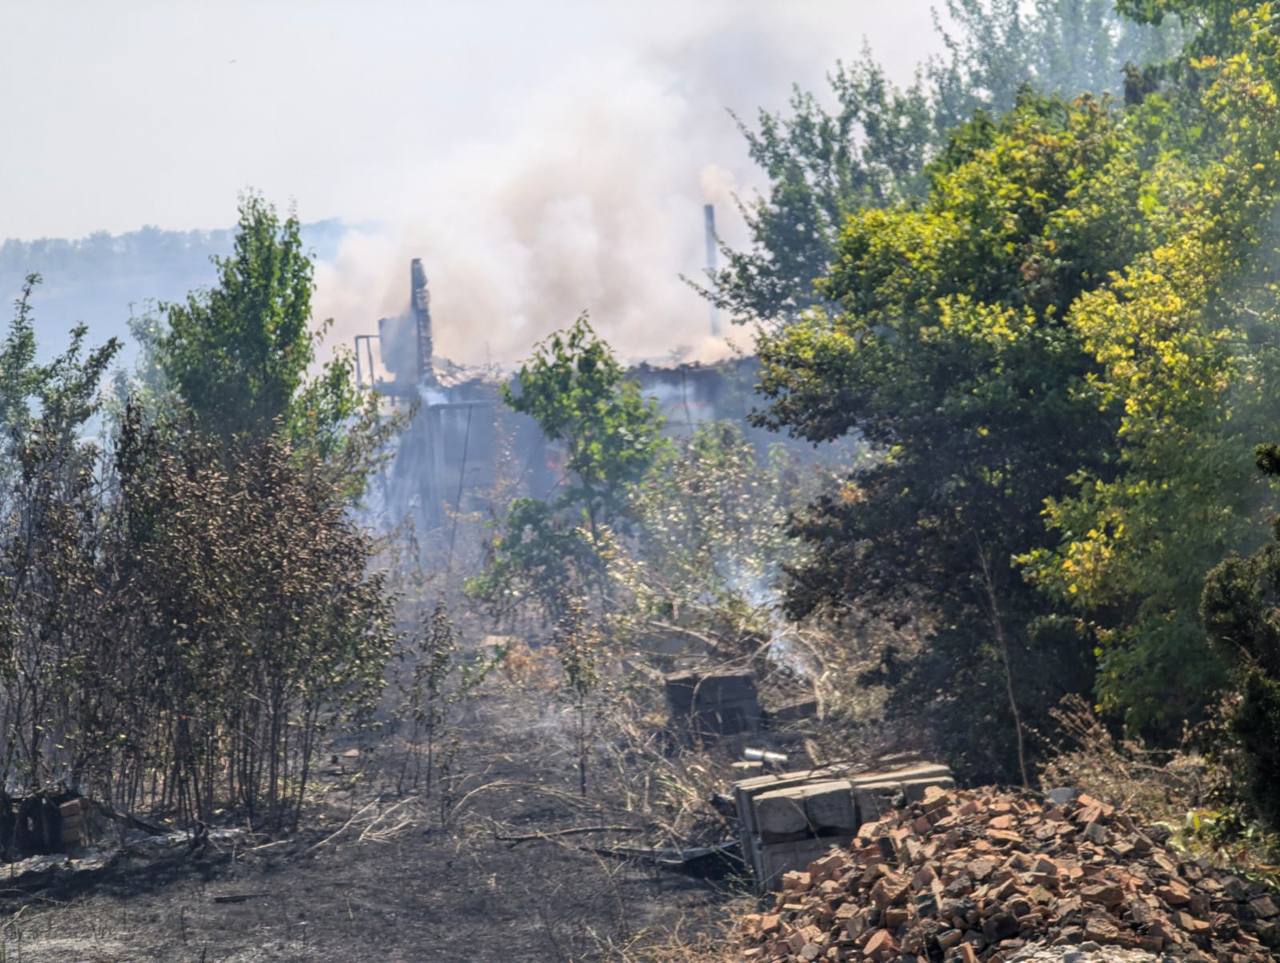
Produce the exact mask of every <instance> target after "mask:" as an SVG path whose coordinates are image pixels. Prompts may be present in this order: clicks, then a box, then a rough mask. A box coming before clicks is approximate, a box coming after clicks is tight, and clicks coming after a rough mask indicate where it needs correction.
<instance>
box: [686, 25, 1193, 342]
mask: <svg viewBox="0 0 1280 963" xmlns="http://www.w3.org/2000/svg"><path fill="white" fill-rule="evenodd" d="M946 9H947V20H948V22H950V23H951V24H953V25H954V26H953V27H952V28H951V30H950V31H948V30H944V29H942V27H941V26H939V28H938V30H939V33H940V34H941V36H942V40H943V42H944V46H945V51H946V52H945V53H944V54H943V55H941V56H939V57H936V58H934V59H933V60H931V61H930V62H929V63H927V64H926V65H925V66H924V68H923V70H922V72H921V73H920V74H919V75H918V76H917V77H916V79H915V80H914V81H913V82H912V83H910V84H908V85H907V86H905V87H897V86H895V85H894V84H892V83H891V82H890V81H889V80H888V79H887V77H886V76H885V73H884V70H883V68H882V67H881V66H880V65H878V64H877V63H876V62H875V61H874V60H873V59H872V56H871V54H870V52H869V51H867V52H864V53H863V54H862V56H861V58H860V59H859V60H858V61H857V62H856V63H854V64H851V65H846V64H839V65H837V67H836V69H835V71H834V72H833V73H832V75H831V78H830V84H831V94H832V96H833V98H834V100H835V108H834V109H833V110H828V109H826V108H824V107H823V106H822V105H821V103H820V102H819V101H818V99H817V98H816V97H814V96H813V95H811V94H808V93H805V92H802V91H799V90H796V91H795V92H794V93H793V95H792V99H791V103H790V105H789V109H788V111H787V112H786V113H779V114H772V113H769V112H766V111H762V112H761V113H760V115H759V116H758V117H757V119H756V126H755V128H754V129H752V128H751V127H749V126H748V125H747V124H745V123H743V122H742V121H739V126H740V128H741V129H742V132H743V134H744V136H745V137H746V139H747V147H748V149H749V151H750V154H751V157H752V159H753V160H754V161H755V162H756V163H757V164H758V165H759V166H760V168H761V170H762V171H763V172H764V173H765V175H766V176H767V177H768V179H769V187H768V188H767V190H766V192H765V194H764V196H762V197H759V198H755V199H753V200H752V201H750V202H744V203H743V204H741V205H740V209H741V213H742V215H743V217H744V219H745V220H746V223H747V227H748V230H749V233H750V235H751V243H750V246H749V247H748V248H747V249H745V250H742V251H734V250H731V249H728V248H726V249H725V250H724V255H725V257H726V262H727V263H726V265H725V267H724V268H722V269H721V270H720V271H719V272H717V274H716V275H715V276H714V277H713V278H712V279H711V283H710V285H709V289H708V290H707V291H705V292H704V293H705V294H706V295H707V296H708V297H710V298H711V299H712V300H714V301H715V302H716V303H717V304H718V305H719V306H720V307H721V308H722V309H723V310H726V311H728V312H729V313H730V314H731V316H732V317H733V318H734V319H735V320H738V321H743V322H747V321H751V322H755V321H763V322H765V323H768V324H777V323H786V322H790V321H794V320H795V319H797V318H798V317H799V316H800V314H801V313H802V312H803V311H804V309H805V308H808V307H810V306H813V305H817V304H822V303H823V296H822V293H821V292H820V291H819V290H817V289H815V287H814V281H815V280H816V279H817V278H819V277H822V276H824V275H825V274H826V273H827V270H828V268H829V267H830V266H831V264H832V262H833V258H834V256H835V250H836V246H837V237H838V235H839V232H840V230H841V227H842V225H843V222H844V219H845V217H846V216H848V215H850V214H852V213H854V212H856V211H858V210H860V209H862V208H866V207H868V206H885V205H893V204H896V203H899V202H902V201H904V200H911V199H921V198H923V197H924V196H925V195H926V194H927V193H928V191H929V177H928V174H927V173H926V171H925V167H926V165H927V164H928V163H929V162H930V160H932V159H933V158H935V157H937V156H938V155H939V154H940V153H942V152H944V151H946V150H947V149H948V147H949V146H954V143H955V140H954V133H955V131H956V129H957V128H959V127H962V126H965V125H969V124H970V123H971V122H972V121H973V120H974V118H975V115H980V116H983V117H994V116H998V115H999V114H1002V113H1004V112H1005V111H1008V110H1010V109H1012V108H1013V107H1014V105H1015V103H1016V102H1017V99H1018V96H1019V93H1020V92H1021V91H1023V90H1024V89H1025V90H1029V91H1034V92H1037V93H1040V94H1043V95H1049V96H1052V95H1060V96H1063V97H1064V98H1067V99H1070V98H1072V97H1075V96H1076V95H1078V94H1082V93H1086V92H1093V93H1095V94H1097V93H1100V92H1102V91H1108V90H1110V91H1113V92H1115V93H1116V94H1117V95H1119V93H1120V92H1121V90H1122V89H1123V88H1124V86H1125V77H1126V72H1125V68H1126V65H1136V66H1138V67H1142V66H1144V65H1149V64H1159V63H1162V62H1163V61H1165V60H1167V59H1169V58H1170V57H1172V56H1174V55H1176V53H1177V52H1178V49H1179V43H1180V38H1181V37H1182V36H1183V31H1182V30H1181V28H1180V26H1179V23H1180V21H1179V18H1178V17H1177V16H1172V17H1168V18H1165V20H1164V23H1163V24H1162V25H1161V26H1158V27H1157V26H1153V25H1150V24H1140V23H1136V22H1134V21H1133V20H1129V19H1125V18H1122V17H1120V16H1118V15H1117V14H1116V13H1115V11H1114V10H1113V9H1112V4H1111V2H1110V0H1035V2H1034V3H1032V4H1030V5H1028V4H1026V3H1023V2H1019V0H948V2H947V4H946ZM1141 80H1142V83H1143V84H1146V85H1150V84H1154V82H1155V79H1154V75H1153V74H1151V73H1150V72H1148V75H1147V76H1145V77H1143V78H1141Z"/></svg>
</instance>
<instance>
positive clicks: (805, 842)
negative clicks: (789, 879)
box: [757, 836, 852, 892]
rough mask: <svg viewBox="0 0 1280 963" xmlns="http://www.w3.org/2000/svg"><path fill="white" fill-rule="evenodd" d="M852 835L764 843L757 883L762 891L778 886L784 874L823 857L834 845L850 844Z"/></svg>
mask: <svg viewBox="0 0 1280 963" xmlns="http://www.w3.org/2000/svg"><path fill="white" fill-rule="evenodd" d="M851 838H852V837H849V836H843V837H828V838H821V839H801V840H799V841H797V842H792V843H773V844H772V845H769V844H764V845H761V847H760V861H759V867H758V879H757V884H758V885H759V887H760V890H761V891H762V892H769V891H771V890H775V889H777V888H778V885H779V884H780V883H781V881H782V874H783V873H788V872H791V871H792V870H796V871H802V870H804V868H805V867H806V866H808V865H809V864H810V863H812V862H813V861H814V860H815V859H821V858H822V857H823V856H825V855H826V854H827V852H828V851H829V850H830V849H831V847H832V846H848V845H849V842H850V839H851Z"/></svg>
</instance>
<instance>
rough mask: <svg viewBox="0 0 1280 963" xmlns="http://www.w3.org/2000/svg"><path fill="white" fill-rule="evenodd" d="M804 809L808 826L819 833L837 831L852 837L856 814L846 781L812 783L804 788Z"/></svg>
mask: <svg viewBox="0 0 1280 963" xmlns="http://www.w3.org/2000/svg"><path fill="white" fill-rule="evenodd" d="M804 794H805V797H804V808H805V813H806V815H807V816H808V817H809V824H810V825H811V826H813V827H814V829H815V830H816V831H817V832H818V833H819V834H823V833H826V832H832V831H838V832H842V833H848V834H849V835H851V836H852V835H853V834H854V833H855V832H857V830H858V813H857V808H856V806H855V805H854V799H853V790H852V787H851V786H850V784H849V781H848V780H847V779H839V780H832V781H830V782H818V783H813V784H811V785H809V786H806V787H805V788H804Z"/></svg>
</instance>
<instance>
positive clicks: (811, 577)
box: [758, 95, 1149, 776]
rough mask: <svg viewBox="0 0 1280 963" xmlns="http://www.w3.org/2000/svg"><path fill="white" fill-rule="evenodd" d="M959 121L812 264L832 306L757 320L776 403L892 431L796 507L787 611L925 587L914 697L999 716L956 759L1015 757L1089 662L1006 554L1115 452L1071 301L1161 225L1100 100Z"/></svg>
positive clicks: (893, 603) (858, 602)
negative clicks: (931, 158)
mask: <svg viewBox="0 0 1280 963" xmlns="http://www.w3.org/2000/svg"><path fill="white" fill-rule="evenodd" d="M962 137H963V146H962V148H959V149H957V150H955V151H952V152H950V153H949V154H948V155H947V156H946V159H945V161H944V162H940V163H939V164H938V165H936V166H935V167H934V169H933V171H932V181H931V187H930V190H929V194H928V196H927V197H926V198H925V199H924V200H923V202H921V203H919V204H911V205H900V206H897V207H893V208H887V209H886V208H869V209H864V210H861V211H858V212H857V213H855V214H853V215H851V216H850V217H849V219H848V220H847V222H846V225H845V228H844V230H843V232H842V234H841V237H840V242H839V247H838V249H837V254H836V258H835V261H834V264H833V267H832V270H831V272H830V273H829V274H828V276H827V277H826V278H824V279H823V281H822V282H821V285H820V288H821V291H822V293H823V294H824V295H825V297H826V298H827V299H828V300H829V301H830V302H832V304H833V305H835V306H836V307H834V308H833V309H832V310H830V311H823V312H818V311H814V312H812V313H810V314H809V315H808V316H807V317H806V318H804V319H803V320H801V321H799V322H797V323H795V324H793V325H790V326H787V327H785V328H781V329H779V330H777V331H775V332H771V333H768V334H766V335H764V336H763V337H762V338H760V339H759V341H758V349H759V352H760V358H761V377H760V388H761V392H762V394H763V395H764V396H765V397H766V398H767V399H768V400H769V402H770V404H769V407H768V408H767V409H766V411H765V412H764V413H763V417H762V420H763V421H764V422H765V423H766V424H768V425H770V426H771V427H775V428H787V429H789V430H791V431H792V432H794V433H796V434H799V435H801V436H802V437H805V438H808V439H810V440H813V441H824V440H828V439H832V438H838V437H841V436H843V435H845V434H848V433H851V432H856V433H857V434H859V435H860V436H861V437H863V438H865V439H866V440H867V441H869V442H871V443H872V444H873V445H874V446H876V448H877V449H878V450H879V451H880V452H881V453H882V456H881V458H880V459H879V460H878V461H877V463H875V464H874V465H873V466H872V467H870V468H868V469H867V470H865V471H862V472H860V473H858V474H857V475H855V476H854V477H853V478H851V479H850V480H849V482H847V483H846V484H845V485H844V486H842V487H841V488H839V489H838V490H836V491H834V492H831V493H829V494H827V495H825V496H823V497H822V498H820V499H818V500H817V501H816V502H815V503H814V504H813V505H812V506H810V507H809V508H808V509H806V510H805V511H803V512H801V513H799V514H798V515H797V517H796V518H795V520H794V521H793V523H792V526H791V530H792V533H793V534H795V535H797V536H799V537H800V538H801V539H803V540H804V541H805V542H806V543H807V544H808V545H809V547H810V553H809V555H810V558H809V561H808V562H807V563H806V564H804V565H802V566H798V567H797V568H796V569H795V570H794V572H793V579H792V583H791V586H790V589H789V592H788V603H787V604H788V609H789V611H790V612H791V614H792V615H793V616H797V617H798V616H803V615H806V614H808V613H811V612H815V611H822V610H824V609H827V610H835V611H838V610H840V609H842V608H844V607H845V606H848V605H854V606H857V607H861V608H864V609H865V608H869V607H870V608H875V607H884V608H889V609H891V608H894V607H897V606H900V605H902V604H903V603H904V600H906V599H914V598H923V599H925V600H927V605H928V607H930V608H932V609H935V611H936V616H935V619H934V623H935V625H936V628H935V629H934V630H933V631H932V632H931V633H930V635H929V655H928V656H927V657H926V659H924V660H923V661H922V662H921V663H920V664H918V665H917V666H916V667H915V668H914V669H913V672H914V677H913V678H912V679H910V680H907V684H906V685H905V686H904V687H903V688H902V689H901V690H900V691H901V693H902V698H903V699H904V700H905V702H907V703H909V704H913V705H915V706H917V707H919V706H922V705H929V704H932V711H935V712H937V713H939V714H940V715H938V716H937V717H936V718H935V719H934V723H935V725H934V728H935V729H937V730H938V731H940V732H944V733H946V732H951V733H959V732H963V731H965V730H968V729H971V728H972V727H973V726H974V725H981V726H984V727H985V731H991V732H992V735H993V738H992V739H991V741H989V742H987V743H986V745H984V746H983V747H982V750H981V752H971V753H970V756H969V758H967V759H963V760H958V761H959V762H961V763H962V764H964V765H966V766H967V767H968V768H969V769H970V771H971V772H973V773H975V774H979V773H981V774H984V775H993V774H995V775H1004V776H1008V775H1010V774H1011V772H1010V769H1009V768H1008V767H1009V765H1010V764H1011V762H1012V760H1013V758H1014V755H1015V754H1014V752H1013V744H1014V742H1015V741H1016V737H1017V736H1018V734H1019V733H1020V731H1021V728H1022V726H1021V725H1020V724H1019V723H1018V721H1017V716H1018V715H1020V714H1022V713H1023V712H1025V713H1026V714H1029V715H1031V716H1032V721H1034V722H1040V721H1042V720H1041V718H1040V716H1041V715H1042V713H1043V711H1044V710H1045V709H1046V708H1047V707H1048V706H1050V705H1052V704H1053V703H1054V702H1056V701H1057V700H1056V697H1057V696H1059V695H1061V694H1062V693H1064V692H1067V691H1071V690H1072V687H1073V686H1079V685H1081V684H1084V683H1085V681H1086V680H1087V679H1088V675H1089V671H1090V659H1089V655H1088V649H1087V647H1086V646H1084V645H1082V644H1080V643H1079V641H1078V640H1077V641H1074V642H1073V641H1072V640H1070V639H1064V637H1063V632H1062V630H1061V626H1059V625H1057V624H1056V623H1055V624H1052V625H1051V624H1049V623H1043V624H1041V623H1040V622H1039V621H1038V620H1039V619H1040V616H1041V615H1042V614H1043V612H1044V605H1043V602H1042V600H1040V599H1039V598H1038V597H1037V596H1036V594H1035V593H1034V591H1033V590H1032V589H1031V587H1030V586H1028V585H1027V584H1026V583H1025V582H1024V580H1023V579H1022V577H1021V575H1020V573H1018V572H1017V571H1016V570H1015V569H1014V568H1013V567H1012V566H1011V564H1010V560H1011V558H1012V556H1014V555H1015V554H1018V553H1020V552H1025V551H1027V550H1030V549H1033V548H1034V547H1037V546H1044V545H1046V544H1047V543H1048V536H1047V535H1046V533H1045V530H1044V525H1043V520H1042V517H1041V511H1042V507H1043V503H1044V500H1045V498H1047V497H1050V496H1052V495H1054V494H1056V493H1065V492H1066V491H1067V490H1068V489H1069V486H1068V482H1067V476H1068V475H1069V474H1071V472H1073V471H1076V470H1078V469H1079V468H1080V467H1082V466H1091V467H1093V468H1094V469H1096V470H1098V471H1105V468H1106V464H1107V454H1108V453H1107V451H1106V450H1105V449H1100V448H1099V446H1098V439H1099V438H1105V437H1108V436H1109V435H1110V434H1111V433H1112V432H1113V431H1114V426H1115V423H1116V413H1115V410H1114V409H1113V408H1112V407H1111V406H1108V405H1101V406H1100V405H1098V403H1097V401H1096V399H1095V398H1093V397H1091V396H1090V394H1089V392H1088V391H1087V390H1086V389H1087V386H1088V384H1089V379H1090V377H1091V376H1092V374H1093V372H1094V364H1093V362H1092V361H1091V359H1090V358H1089V357H1088V355H1087V353H1086V352H1085V351H1084V350H1083V346H1082V345H1081V344H1080V342H1079V340H1078V338H1077V337H1076V336H1075V335H1074V333H1073V332H1072V331H1071V330H1070V329H1069V328H1068V327H1067V325H1066V324H1065V311H1066V308H1067V307H1068V306H1069V305H1070V304H1071V303H1073V301H1075V300H1076V299H1077V298H1078V297H1079V296H1080V294H1081V293H1082V292H1083V291H1086V290H1089V289H1090V288H1091V287H1094V286H1097V285H1100V284H1103V283H1105V280H1106V278H1107V277H1108V276H1109V274H1110V272H1112V271H1114V270H1116V269H1118V268H1119V267H1121V266H1122V265H1123V264H1124V263H1125V261H1126V259H1127V258H1128V257H1130V256H1132V254H1133V252H1134V251H1135V250H1137V249H1139V248H1140V246H1141V245H1142V243H1143V241H1144V239H1145V238H1146V236H1147V232H1148V231H1149V228H1148V226H1147V225H1146V224H1144V223H1143V222H1142V221H1141V220H1140V219H1136V218H1134V217H1133V214H1132V209H1133V205H1134V199H1135V198H1136V197H1137V196H1138V195H1139V194H1140V192H1141V189H1142V184H1143V178H1144V173H1143V170H1142V165H1141V154H1140V151H1139V145H1138V143H1137V141H1136V139H1135V137H1134V136H1133V134H1132V132H1131V130H1130V128H1129V125H1128V124H1127V123H1126V122H1125V120H1124V118H1123V117H1122V116H1121V115H1119V114H1118V113H1117V112H1116V111H1115V110H1114V109H1113V108H1111V107H1110V106H1109V105H1108V104H1107V103H1105V102H1097V101H1093V100H1089V99H1083V100H1081V101H1078V102H1076V103H1074V104H1067V103H1064V102H1062V101H1060V100H1055V99H1042V98H1038V97H1033V96H1030V95H1027V96H1024V97H1023V99H1022V101H1021V102H1020V103H1019V105H1018V107H1017V108H1016V109H1015V110H1014V111H1012V112H1011V113H1010V114H1008V115H1007V116H1006V117H1004V118H1002V119H1000V120H999V121H998V122H983V124H982V125H981V127H980V128H978V129H967V130H966V131H964V132H963V133H962ZM1104 240H1105V243H1100V242H1101V241H1104ZM1046 665H1052V667H1053V670H1052V671H1045V668H1044V667H1045V666H1046ZM1011 680H1012V682H1013V683H1015V684H1016V689H1017V691H1018V695H1016V696H1014V697H1010V695H1009V689H1010V682H1011ZM900 681H901V680H900ZM939 693H940V695H939ZM961 716H963V717H965V718H963V719H961V718H959V717H961ZM957 748H959V747H957Z"/></svg>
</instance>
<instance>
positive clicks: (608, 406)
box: [469, 315, 664, 616]
mask: <svg viewBox="0 0 1280 963" xmlns="http://www.w3.org/2000/svg"><path fill="white" fill-rule="evenodd" d="M504 396H505V398H506V401H507V403H508V404H509V405H510V406H511V407H512V408H514V409H515V410H516V411H519V412H521V413H523V414H527V415H530V416H531V417H533V418H534V419H535V420H536V421H537V422H538V425H539V426H540V427H541V429H542V432H543V434H544V435H545V437H546V438H547V440H548V441H551V442H553V443H556V444H558V445H560V446H561V447H562V449H563V454H564V467H565V477H564V479H563V481H562V483H561V487H560V491H559V493H558V494H557V495H556V496H555V497H554V498H553V499H551V500H549V501H541V500H538V499H531V498H520V499H516V500H515V501H513V502H512V504H511V506H510V508H509V509H508V513H507V518H506V520H505V524H504V526H503V530H502V531H501V532H500V533H499V534H498V536H497V537H496V538H495V540H494V543H493V545H492V548H491V558H490V563H489V566H488V569H487V571H486V572H485V573H484V574H483V575H481V576H478V577H477V578H475V579H472V580H471V582H470V583H469V591H471V592H472V594H474V595H477V596H480V597H482V598H485V599H487V600H488V601H489V602H491V603H493V604H495V605H498V606H499V607H501V608H509V607H510V605H511V604H512V603H514V602H516V601H518V600H519V599H522V598H527V597H531V596H532V597H534V598H537V599H538V600H539V601H540V602H541V604H542V605H543V607H544V609H545V610H546V611H547V612H549V613H554V614H556V615H557V616H558V615H559V613H560V610H561V607H562V604H563V600H564V599H565V598H566V597H567V592H568V587H569V583H570V581H571V580H572V579H573V577H574V576H575V575H582V574H585V573H586V572H588V571H596V572H597V573H598V571H599V568H600V562H601V558H600V553H601V552H602V551H604V549H605V547H606V544H607V541H608V529H609V528H610V527H611V526H615V525H617V524H619V523H621V522H624V521H625V518H626V515H627V511H628V493H629V489H630V486H632V485H634V484H635V483H636V482H637V481H639V480H640V479H641V478H642V477H643V476H644V473H645V471H646V470H647V469H648V467H649V465H650V464H651V463H652V462H653V459H654V457H655V456H656V455H657V453H658V452H659V451H660V450H661V449H662V448H663V445H664V441H663V438H662V434H661V430H662V417H661V415H660V414H659V412H658V409H657V405H656V403H654V402H653V401H651V400H646V399H645V398H644V397H643V396H642V395H641V394H640V388H639V385H637V384H636V383H635V382H634V381H631V380H629V379H628V378H627V377H626V372H625V371H624V370H623V368H622V365H620V364H619V363H618V361H617V359H616V358H615V357H614V356H613V352H612V351H611V350H610V348H609V346H608V345H607V344H606V343H605V342H604V341H603V340H601V339H600V338H599V337H598V336H597V335H596V334H595V332H594V331H593V330H592V328H591V325H590V323H589V322H588V320H587V318H586V316H585V315H583V316H582V317H580V318H578V319H577V321H575V322H574V323H573V325H572V326H570V327H569V328H568V329H567V330H566V331H564V332H558V333H556V334H553V335H552V336H551V337H550V338H548V339H547V340H545V341H543V342H542V343H540V344H539V345H538V346H537V348H536V349H535V351H534V355H533V357H532V358H531V359H530V360H529V361H527V362H526V363H525V364H524V365H522V366H521V368H520V371H519V372H518V373H517V375H516V377H515V380H514V383H513V384H512V385H510V386H507V387H505V388H504Z"/></svg>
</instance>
